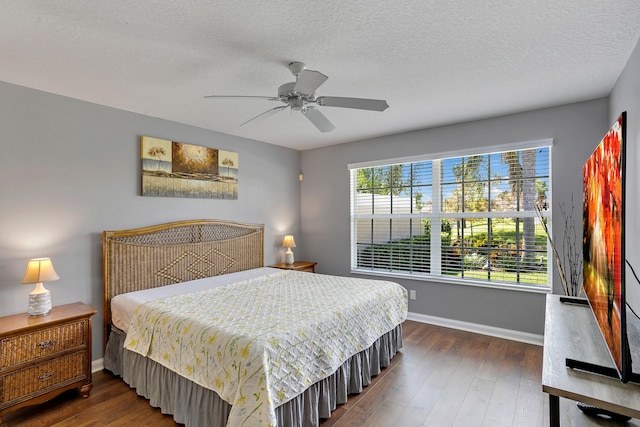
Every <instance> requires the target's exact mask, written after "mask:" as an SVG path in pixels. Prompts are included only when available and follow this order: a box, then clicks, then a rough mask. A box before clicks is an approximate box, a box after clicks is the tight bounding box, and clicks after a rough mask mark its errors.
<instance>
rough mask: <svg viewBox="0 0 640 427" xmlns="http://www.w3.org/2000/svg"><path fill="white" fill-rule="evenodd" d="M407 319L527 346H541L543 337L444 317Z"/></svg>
mask: <svg viewBox="0 0 640 427" xmlns="http://www.w3.org/2000/svg"><path fill="white" fill-rule="evenodd" d="M407 319H409V320H414V321H416V322H420V323H428V324H430V325H437V326H444V327H445V328H452V329H459V330H461V331H467V332H474V333H476V334H482V335H489V336H492V337H497V338H504V339H507V340H511V341H519V342H523V343H527V344H534V345H542V344H543V342H544V337H543V336H542V335H536V334H530V333H528V332H521V331H514V330H512V329H503V328H496V327H494V326H487V325H480V324H478V323H469V322H463V321H461V320H453V319H447V318H444V317H436V316H428V315H426V314H420V313H409V314H408V315H407Z"/></svg>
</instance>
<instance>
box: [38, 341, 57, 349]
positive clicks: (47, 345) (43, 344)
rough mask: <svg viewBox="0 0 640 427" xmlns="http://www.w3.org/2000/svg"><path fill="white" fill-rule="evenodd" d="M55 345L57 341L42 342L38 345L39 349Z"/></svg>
mask: <svg viewBox="0 0 640 427" xmlns="http://www.w3.org/2000/svg"><path fill="white" fill-rule="evenodd" d="M55 343H56V340H49V341H42V342H41V343H40V344H38V347H40V348H42V349H45V348H49V347H51V346H53V345H55Z"/></svg>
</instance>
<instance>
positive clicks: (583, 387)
mask: <svg viewBox="0 0 640 427" xmlns="http://www.w3.org/2000/svg"><path fill="white" fill-rule="evenodd" d="M560 298H561V297H560V296H559V295H547V302H546V313H545V327H544V350H543V352H544V357H543V366H542V391H544V392H545V393H548V394H549V415H550V416H549V419H550V424H551V426H552V427H558V426H559V425H560V397H564V398H567V399H571V400H575V401H578V402H583V403H585V404H587V405H592V406H595V407H597V408H600V409H602V410H605V411H609V412H611V413H615V414H620V415H623V416H628V417H632V418H640V385H638V384H635V383H626V384H624V383H622V382H621V381H620V380H619V379H617V378H610V377H607V376H604V375H596V374H594V373H591V372H585V371H583V370H582V369H579V368H576V369H568V368H567V359H571V360H576V361H577V360H580V361H584V362H583V363H589V364H592V365H598V366H603V367H607V368H609V369H613V370H614V371H615V368H614V366H613V362H612V361H611V356H610V355H609V353H608V350H607V348H606V344H605V342H604V340H603V339H602V336H601V334H600V330H599V329H598V325H597V324H596V321H595V319H594V317H593V314H592V313H591V310H588V309H585V307H584V306H582V304H581V303H577V304H576V303H569V304H567V303H563V302H560ZM562 298H563V299H564V297H562ZM572 302H573V301H572ZM628 320H629V321H628V325H627V326H628V334H629V341H630V342H631V343H632V345H633V344H638V343H640V341H638V339H640V338H638V337H639V336H640V334H638V332H637V331H638V330H640V327H638V326H640V325H638V322H637V321H636V320H635V319H631V318H629V319H628ZM632 353H634V354H635V353H636V350H635V349H634V348H633V347H632ZM636 366H639V365H638V364H636ZM616 377H617V375H616Z"/></svg>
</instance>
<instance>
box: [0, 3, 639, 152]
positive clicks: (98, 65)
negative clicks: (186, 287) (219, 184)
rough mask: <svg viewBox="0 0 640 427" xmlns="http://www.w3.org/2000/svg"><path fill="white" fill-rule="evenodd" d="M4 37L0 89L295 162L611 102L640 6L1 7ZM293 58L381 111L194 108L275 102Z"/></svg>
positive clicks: (339, 91) (341, 92)
mask: <svg viewBox="0 0 640 427" xmlns="http://www.w3.org/2000/svg"><path fill="white" fill-rule="evenodd" d="M0 34H1V37H0V58H2V60H1V66H0V80H1V81H5V82H9V83H14V84H18V85H22V86H27V87H32V88H35V89H40V90H43V91H47V92H52V93H56V94H60V95H65V96H69V97H72V98H77V99H81V100H85V101H90V102H94V103H97V104H102V105H107V106H111V107H116V108H120V109H123V110H127V111H132V112H136V113H142V114H145V115H148V116H153V117H159V118H164V119H169V120H174V121H177V122H181V123H186V124H190V125H195V126H199V127H202V128H207V129H213V130H216V131H220V132H224V133H228V134H232V135H238V136H242V137H246V138H251V139H255V140H259V141H265V142H268V143H272V144H277V145H282V146H286V147H292V148H296V149H300V150H304V149H309V148H314V147H319V146H325V145H331V144H337V143H342V142H347V141H353V140H358V139H365V138H370V137H376V136H382V135H388V134H394V133H400V132H405V131H410V130H416V129H422V128H427V127H432V126H437V125H442V124H449V123H456V122H462V121H468V120H475V119H480V118H485V117H491V116H496V115H501V114H505V113H511V112H518V111H525V110H530V109H535V108H541V107H547V106H552V105H558V104H564V103H569V102H575V101H582V100H587V99H593V98H597V97H601V96H606V95H608V94H609V93H610V91H611V89H612V88H613V85H614V84H615V81H616V79H617V78H618V76H619V75H620V72H621V71H622V69H623V68H624V66H625V64H626V62H627V60H628V59H629V56H630V54H631V52H632V50H633V48H634V47H635V45H636V43H637V41H638V37H639V35H640V1H638V0H562V1H558V0H526V1H525V0H502V1H498V0H485V1H476V0H458V1H450V2H445V1H435V0H348V1H345V0H325V1H313V0H306V1H305V0H268V1H257V0H254V1H248V0H231V1H216V0H135V1H134V0H131V1H124V0H101V1H84V0H76V1H71V0H49V1H45V0H4V1H3V2H2V13H1V14H0ZM291 61H302V62H305V63H306V64H307V67H308V68H309V69H312V70H318V71H321V72H322V73H324V74H326V75H327V76H329V79H328V80H327V81H326V82H325V83H324V84H323V85H322V86H321V87H320V88H319V89H318V91H317V95H318V96H322V95H330V96H347V97H362V98H376V99H386V100H387V101H388V103H389V106H390V107H389V108H388V109H387V110H386V111H384V112H371V111H360V110H352V109H344V108H336V107H319V108H320V109H321V110H322V112H323V113H324V114H325V116H327V118H329V120H331V121H332V122H333V123H334V124H335V126H336V129H335V130H334V131H333V132H329V133H320V132H319V131H318V130H317V129H316V128H315V127H314V126H313V125H312V124H311V123H310V122H309V121H308V120H307V119H306V118H305V117H304V116H302V115H301V114H300V112H290V111H289V110H286V111H284V112H281V113H278V114H276V115H274V116H272V117H270V118H268V119H265V120H262V121H256V122H253V123H251V124H250V125H247V126H243V127H239V126H238V125H239V124H241V123H243V122H245V121H246V120H248V119H250V118H252V117H254V116H256V115H258V114H260V113H262V112H264V111H266V110H268V109H270V108H273V107H274V106H277V105H280V104H279V103H277V102H274V101H268V100H260V99H233V100H219V99H216V100H213V99H204V98H203V96H204V95H211V94H217V95H262V96H275V95H276V94H277V88H278V86H279V85H281V84H283V83H286V82H289V81H293V80H294V78H293V76H292V75H291V73H290V72H289V70H288V68H287V64H288V63H289V62H291ZM156 136H159V137H162V136H163V135H156ZM185 142H189V141H185Z"/></svg>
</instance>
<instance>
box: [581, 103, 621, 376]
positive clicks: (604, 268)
mask: <svg viewBox="0 0 640 427" xmlns="http://www.w3.org/2000/svg"><path fill="white" fill-rule="evenodd" d="M626 122H627V115H626V112H623V113H622V114H621V115H620V116H619V117H618V119H617V120H616V122H615V123H614V124H613V125H612V126H611V128H610V129H609V131H608V132H607V134H606V135H605V136H604V138H602V140H601V141H600V143H599V144H598V146H597V147H596V149H595V150H594V151H593V153H592V154H591V156H590V157H589V159H587V161H586V163H585V164H584V166H583V169H582V173H583V197H584V198H583V241H582V242H583V248H582V249H583V250H582V254H583V258H584V263H583V278H584V290H585V293H586V295H587V300H588V302H589V305H590V306H591V309H592V312H593V314H594V316H595V319H596V321H597V323H598V326H599V328H600V332H601V334H602V337H603V338H604V341H605V342H606V343H607V348H608V350H609V353H610V354H611V358H612V359H613V362H614V365H615V369H616V371H617V374H618V377H619V378H620V380H621V381H622V382H627V381H629V379H630V377H631V372H632V371H631V352H630V350H629V341H628V338H627V319H626V300H625V239H624V222H625V143H626V141H625V140H626V125H627V123H626Z"/></svg>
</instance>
